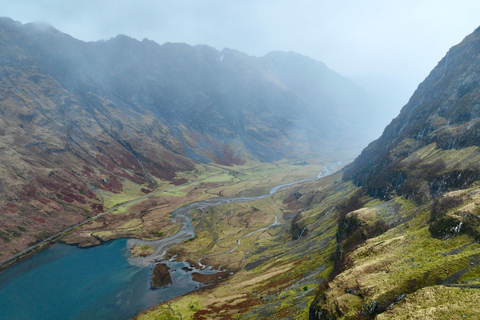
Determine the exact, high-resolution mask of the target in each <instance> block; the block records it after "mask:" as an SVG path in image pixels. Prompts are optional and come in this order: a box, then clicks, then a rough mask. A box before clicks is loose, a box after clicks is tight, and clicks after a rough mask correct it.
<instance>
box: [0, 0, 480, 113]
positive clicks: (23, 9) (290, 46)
mask: <svg viewBox="0 0 480 320" xmlns="http://www.w3.org/2000/svg"><path fill="white" fill-rule="evenodd" d="M0 7H1V8H2V10H1V11H0V15H1V16H8V17H10V18H12V19H14V20H18V21H21V22H23V23H27V22H33V21H43V22H47V23H49V24H51V25H53V26H54V27H56V28H57V29H59V30H61V31H63V32H65V33H68V34H70V35H72V36H74V37H76V38H79V39H81V40H85V41H95V40H99V39H109V38H111V37H114V36H116V35H117V34H120V33H123V34H126V35H129V36H131V37H134V38H137V39H139V40H142V39H143V38H149V39H152V40H154V41H156V42H158V43H160V44H161V43H164V42H186V43H188V44H191V45H195V44H208V45H211V46H213V47H215V48H217V49H222V48H225V47H227V48H233V49H238V50H240V51H243V52H246V53H248V54H250V55H255V56H262V55H264V54H266V53H267V52H269V51H272V50H285V51H296V52H298V53H301V54H304V55H307V56H310V57H312V58H315V59H317V60H320V61H323V62H325V63H326V64H327V65H328V66H329V67H330V68H331V69H333V70H335V71H337V72H339V73H341V74H343V75H345V76H347V77H350V78H351V79H353V80H354V81H356V82H357V83H358V84H360V85H361V86H363V87H365V88H367V89H368V90H370V91H372V92H374V93H377V94H379V95H382V96H383V97H384V98H388V99H389V103H387V105H388V106H390V107H392V109H390V110H391V111H389V112H390V113H392V117H393V116H395V115H396V114H397V113H398V111H399V109H400V107H401V106H402V105H403V104H405V103H406V102H407V101H408V98H409V97H410V96H411V94H412V93H413V91H414V90H415V88H416V87H417V85H418V84H419V83H420V82H421V81H422V80H423V79H424V78H425V77H426V76H427V75H428V73H429V72H430V70H431V69H432V68H433V67H434V66H435V65H436V64H437V62H438V61H439V60H440V59H441V58H442V57H443V56H444V55H445V53H446V51H447V50H448V49H449V48H450V47H451V46H453V45H455V44H457V43H458V42H460V41H461V40H462V39H463V38H464V37H465V36H466V35H468V34H469V33H471V32H472V31H473V30H474V29H475V28H476V27H478V26H479V25H480V16H479V14H480V1H478V0H387V1H386V0H338V1H333V0H328V1H327V0H316V1H314V0H296V1H293V0H288V1H287V0H230V1H228V0H202V1H200V0H156V1H154V0H136V1H133V0H82V1H80V0H68V1H65V0H15V1H13V0H0Z"/></svg>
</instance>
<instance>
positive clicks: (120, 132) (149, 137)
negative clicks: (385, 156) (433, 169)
mask: <svg viewBox="0 0 480 320" xmlns="http://www.w3.org/2000/svg"><path fill="white" fill-rule="evenodd" d="M371 100H372V99H371V97H369V96H368V94H366V93H365V92H364V91H362V90H361V89H360V88H358V87H357V86H355V85H354V84H353V83H351V82H350V81H349V80H348V79H345V78H343V77H341V76H340V75H338V74H335V73H334V72H333V71H331V70H329V69H328V68H327V67H325V66H324V65H323V64H322V63H320V62H317V61H314V60H312V59H309V58H306V57H303V56H300V55H298V54H294V53H280V52H277V53H272V54H269V55H267V56H265V57H262V58H255V57H249V56H248V55H246V54H243V53H241V52H238V51H234V50H229V49H224V50H222V51H218V50H215V49H213V48H211V47H208V46H195V47H192V46H189V45H186V44H171V43H166V44H164V45H159V44H157V43H155V42H153V41H149V40H147V39H144V40H143V41H137V40H135V39H132V38H129V37H127V36H122V35H120V36H117V37H115V38H113V39H110V40H108V41H98V42H88V43H85V42H82V41H79V40H76V39H74V38H72V37H70V36H69V35H66V34H64V33H62V32H60V31H58V30H56V29H55V28H53V27H51V26H49V25H44V24H25V25H22V24H21V23H18V22H14V21H12V20H10V19H8V18H1V19H0V154H1V155H0V156H1V159H2V161H1V163H0V173H1V177H2V181H1V182H0V190H1V193H0V201H1V209H0V210H1V211H0V212H1V218H0V219H1V220H0V247H2V248H5V249H4V251H2V255H1V256H0V259H3V258H6V257H7V256H9V255H11V254H12V253H14V252H16V251H18V249H20V248H25V247H26V245H27V244H28V243H34V242H36V241H38V240H41V239H42V238H45V237H46V236H48V235H49V234H52V233H54V232H55V231H58V230H60V229H62V228H64V227H65V226H68V225H72V224H74V223H76V222H78V221H81V220H83V219H84V217H87V216H91V215H93V214H95V213H98V212H101V211H103V210H104V207H103V205H104V202H103V201H102V194H103V193H105V192H107V193H116V194H120V193H122V192H124V191H125V185H126V184H133V185H135V186H137V187H138V188H141V189H142V191H143V192H145V193H148V192H151V191H152V190H154V189H155V188H156V186H158V185H159V184H164V183H178V181H179V179H178V177H177V173H178V172H184V171H191V170H193V169H194V168H195V164H197V163H216V164H219V165H227V166H228V165H234V164H242V163H243V162H244V161H245V160H247V159H253V160H258V161H273V160H279V159H282V158H304V157H310V156H319V155H325V154H332V153H333V154H335V153H337V154H338V153H341V154H342V155H345V154H349V155H353V154H354V153H355V152H356V150H359V148H361V146H362V145H363V143H364V142H365V141H368V140H367V139H368V134H367V135H363V133H364V132H366V130H365V129H366V128H368V127H370V126H368V125H367V122H368V119H367V117H365V116H364V117H360V118H358V117H357V119H356V123H359V124H360V125H358V126H357V127H355V126H348V129H347V126H346V124H347V123H348V122H349V121H350V119H349V118H348V117H346V116H345V114H348V113H350V112H351V111H352V110H357V109H358V110H360V109H362V107H364V106H367V105H372V104H371ZM352 101H354V102H355V104H354V105H353V103H352ZM359 113H361V112H360V111H359ZM359 119H360V121H359ZM2 250H3V249H2Z"/></svg>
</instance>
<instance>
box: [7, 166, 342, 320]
mask: <svg viewBox="0 0 480 320" xmlns="http://www.w3.org/2000/svg"><path fill="white" fill-rule="evenodd" d="M329 168H330V169H329ZM331 170H333V167H332V166H325V168H324V170H323V171H322V172H320V173H319V174H318V176H317V178H320V177H323V176H326V175H328V174H330V173H331ZM313 179H315V178H310V179H303V180H300V181H296V182H291V183H287V184H282V185H279V186H276V187H273V188H272V189H270V192H269V193H268V194H266V195H262V196H257V197H239V198H213V199H208V200H204V201H200V202H197V203H194V204H191V205H189V206H186V207H184V208H180V209H178V210H176V211H175V212H174V213H173V214H172V216H173V220H174V221H177V219H179V218H180V219H179V220H181V221H179V223H181V224H182V225H183V227H182V228H181V231H179V232H178V234H176V235H174V236H172V237H170V238H168V239H166V240H165V241H164V240H162V241H164V242H166V243H170V245H171V244H174V243H178V242H180V241H183V240H184V239H189V238H193V237H194V236H195V230H194V228H193V227H192V225H191V223H190V222H191V219H190V217H189V216H188V215H189V213H190V212H191V210H194V209H195V208H200V209H205V208H207V207H210V206H214V205H220V204H224V203H228V202H246V201H253V200H257V199H261V198H265V197H268V196H270V195H272V194H274V193H275V192H277V191H278V190H279V189H280V188H282V187H285V186H289V185H292V184H294V183H298V182H303V181H309V180H313ZM275 221H276V220H275ZM177 222H178V221H177ZM274 224H276V222H275V223H274ZM240 239H241V238H240ZM240 239H239V240H238V241H240ZM239 245H240V243H239ZM161 248H162V249H164V250H165V247H161ZM235 249H236V248H234V249H233V250H235ZM233 250H232V251H233ZM129 255H130V253H129V252H128V250H127V240H126V239H118V240H114V241H110V242H107V243H104V244H101V245H99V246H95V247H90V248H87V249H80V248H77V247H75V246H69V245H66V244H56V245H54V246H52V247H51V248H49V249H47V250H44V251H42V252H40V253H37V254H35V255H34V256H32V257H31V258H29V259H27V260H24V261H22V262H19V263H17V264H15V265H14V266H12V267H10V268H8V269H7V270H5V271H3V272H1V273H0V320H17V319H21V320H29V319H34V320H70V319H72V320H90V319H95V320H113V319H115V320H123V319H130V318H132V317H133V316H135V315H136V314H137V313H138V312H140V311H142V310H145V309H148V308H150V307H153V306H155V305H156V304H159V303H161V302H163V301H166V300H169V299H172V298H175V297H178V296H180V295H183V294H185V293H187V292H190V291H193V290H195V289H197V288H198V287H199V286H200V284H199V283H198V282H195V281H193V280H192V276H191V273H190V272H188V271H185V270H184V269H182V268H183V267H190V266H189V265H188V264H187V263H185V262H175V261H166V262H165V263H166V264H167V265H168V266H169V267H170V268H171V271H170V275H171V276H172V282H173V283H172V285H171V286H169V287H167V288H162V289H156V290H151V288H150V277H151V268H152V267H153V264H152V265H151V266H150V267H138V266H135V265H132V264H130V263H129V262H128V257H129ZM194 271H196V272H199V270H194ZM201 273H215V271H214V270H208V269H206V270H202V271H201Z"/></svg>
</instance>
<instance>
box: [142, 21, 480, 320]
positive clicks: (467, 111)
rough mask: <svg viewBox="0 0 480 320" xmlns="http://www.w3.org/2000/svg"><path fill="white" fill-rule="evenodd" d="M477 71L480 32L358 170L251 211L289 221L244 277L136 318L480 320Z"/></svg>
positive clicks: (269, 237) (453, 54) (254, 255)
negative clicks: (256, 210)
mask: <svg viewBox="0 0 480 320" xmlns="http://www.w3.org/2000/svg"><path fill="white" fill-rule="evenodd" d="M479 61H480V28H479V29H477V30H475V32H474V33H472V34H471V35H469V36H468V37H466V38H465V39H464V41H463V42H461V43H460V44H459V45H457V46H454V47H453V48H452V49H451V50H450V51H449V52H448V53H447V55H446V57H445V58H444V59H442V60H441V61H440V62H439V64H438V66H437V67H436V68H435V69H434V70H433V71H432V72H431V73H430V75H429V76H428V77H427V78H426V79H425V81H424V82H423V83H422V84H421V85H420V86H419V87H418V90H417V91H416V92H415V93H414V95H413V96H412V98H411V99H410V101H409V103H408V104H407V105H406V106H405V107H404V108H403V109H402V111H401V113H400V115H399V116H398V117H397V118H396V119H394V120H393V121H392V123H391V124H390V125H389V126H388V127H387V128H386V129H385V131H384V133H383V135H382V136H381V137H380V138H379V139H378V140H376V141H374V142H372V143H371V144H370V145H369V146H368V147H367V148H366V149H365V150H364V151H363V152H362V154H361V155H360V156H359V157H358V158H357V159H356V160H355V161H354V162H353V163H352V164H351V165H349V166H348V167H347V168H345V169H344V170H343V171H341V172H338V173H336V174H334V175H332V176H329V177H328V178H325V179H320V180H316V181H312V182H308V183H305V184H302V185H297V186H293V187H292V189H290V190H288V191H283V192H280V193H279V194H277V195H275V197H273V198H272V199H269V200H268V201H269V202H268V203H265V202H266V200H263V201H264V202H263V203H261V202H254V203H251V205H250V208H253V207H255V208H260V210H261V212H262V213H264V214H267V213H271V212H281V213H282V219H279V220H280V221H279V224H278V225H276V226H275V227H272V228H270V229H268V230H267V231H265V232H263V233H261V234H259V235H257V236H256V237H254V238H253V236H252V238H250V242H249V243H248V244H245V245H243V246H242V247H241V249H242V251H241V253H242V254H240V253H238V255H240V257H238V256H237V257H234V258H232V260H234V259H241V260H237V261H239V262H237V263H239V264H240V266H239V267H238V269H237V270H235V271H236V272H235V273H233V274H232V275H231V276H230V277H229V278H227V279H226V280H224V281H223V282H222V283H220V284H218V285H217V286H215V287H213V288H208V289H204V290H202V291H199V292H194V293H190V294H188V295H186V296H184V297H180V298H177V299H174V300H172V301H169V302H167V303H165V304H162V305H160V306H158V307H156V308H153V309H151V310H148V311H146V312H143V313H141V314H140V315H139V316H138V319H142V320H143V319H160V318H162V317H163V318H171V319H179V318H181V317H182V316H183V317H190V318H193V319H306V318H310V319H312V320H318V319H322V320H329V319H463V318H468V319H477V318H479V317H480V309H479V307H478V299H479V298H480V292H479V288H480V244H479V239H480V219H479V214H480V182H479V181H480V176H479V172H480V170H479V165H480V149H479V147H480V139H479V137H478V134H479V130H478V125H479V123H480V113H479V112H480V104H479V102H480V91H479V86H478V79H479V75H480V64H479ZM244 211H245V208H240V207H238V208H232V207H228V208H218V209H217V213H216V215H214V216H206V217H205V219H211V220H213V219H220V218H219V217H221V214H220V213H222V212H224V214H228V215H231V217H235V216H236V215H240V214H243V215H244ZM243 215H242V216H243ZM219 232H220V231H219ZM195 243H196V240H195V241H193V245H195ZM193 245H192V248H194V247H193ZM185 246H187V244H186V245H185ZM197 246H198V245H197ZM174 249H175V248H174ZM194 254H195V252H193V253H191V256H194ZM212 260H213V259H212ZM202 261H203V260H202ZM309 305H310V307H309Z"/></svg>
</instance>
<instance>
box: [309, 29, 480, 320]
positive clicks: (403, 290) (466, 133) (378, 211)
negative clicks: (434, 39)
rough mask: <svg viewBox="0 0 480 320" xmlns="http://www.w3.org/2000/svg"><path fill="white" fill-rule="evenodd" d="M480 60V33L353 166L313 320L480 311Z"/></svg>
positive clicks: (445, 62) (452, 55)
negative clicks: (346, 206)
mask: <svg viewBox="0 0 480 320" xmlns="http://www.w3.org/2000/svg"><path fill="white" fill-rule="evenodd" d="M479 61H480V28H479V29H477V30H475V32H473V33H472V34H471V35H469V36H468V37H466V38H465V39H464V41H462V42H461V43H460V44H458V45H457V46H455V47H453V48H451V50H450V51H449V52H448V53H447V55H446V56H445V58H443V59H442V60H441V61H440V62H439V64H438V65H437V67H436V68H435V69H434V70H433V71H432V72H431V73H430V75H429V76H428V77H427V78H426V79H425V81H424V82H423V83H422V84H421V85H420V86H419V87H418V89H417V91H416V92H415V93H414V95H413V96H412V98H411V99H410V101H409V102H408V104H407V105H406V106H405V107H404V108H403V109H402V111H401V113H400V115H399V116H398V117H397V118H396V119H394V120H393V121H392V123H391V124H390V125H389V126H388V127H387V128H386V129H385V131H384V133H383V135H382V136H381V137H380V138H379V139H378V140H376V141H374V142H373V143H371V144H370V145H369V146H368V147H367V148H366V149H365V150H364V151H363V152H362V154H361V155H360V156H359V157H358V158H357V159H356V160H355V161H354V162H353V164H352V165H350V166H349V167H348V168H347V169H346V170H345V174H344V177H343V179H344V180H345V181H351V182H352V183H354V184H355V185H356V186H357V187H359V188H358V191H357V193H356V195H355V196H354V197H351V198H350V200H349V202H350V203H351V204H355V205H354V206H352V208H351V210H347V211H346V212H344V213H343V214H341V215H340V216H339V225H338V231H337V254H336V256H335V259H336V261H335V263H336V268H335V269H334V272H333V274H332V276H335V275H336V276H335V277H334V278H332V280H331V281H330V282H329V284H328V286H325V287H324V289H323V290H321V293H320V294H319V296H318V297H317V300H316V301H315V302H314V304H313V306H312V309H311V316H310V318H311V319H337V318H338V319H371V318H373V317H375V316H376V319H450V318H459V319H461V318H478V316H479V315H480V310H479V309H478V305H477V303H476V302H475V301H477V300H478V297H479V295H480V294H479V292H478V288H479V286H478V284H479V279H480V278H479V271H480V265H479V263H480V260H479V257H480V245H479V244H478V241H479V239H480V237H479V235H480V233H479V232H480V228H479V227H480V224H479V216H478V215H479V213H480V185H479V181H480V150H479V146H480V136H479V133H480V130H479V129H480V89H479V79H480V67H479V63H478V62H479ZM371 197H373V199H377V200H376V201H377V202H375V201H373V202H372V201H371V200H369V199H372V198H371ZM380 200H381V202H380ZM386 229H389V230H388V231H385V230H386ZM379 233H380V234H381V235H380V236H378V237H375V236H377V235H378V234H379ZM369 238H371V239H369ZM367 239H368V240H367ZM362 243H363V244H362Z"/></svg>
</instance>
